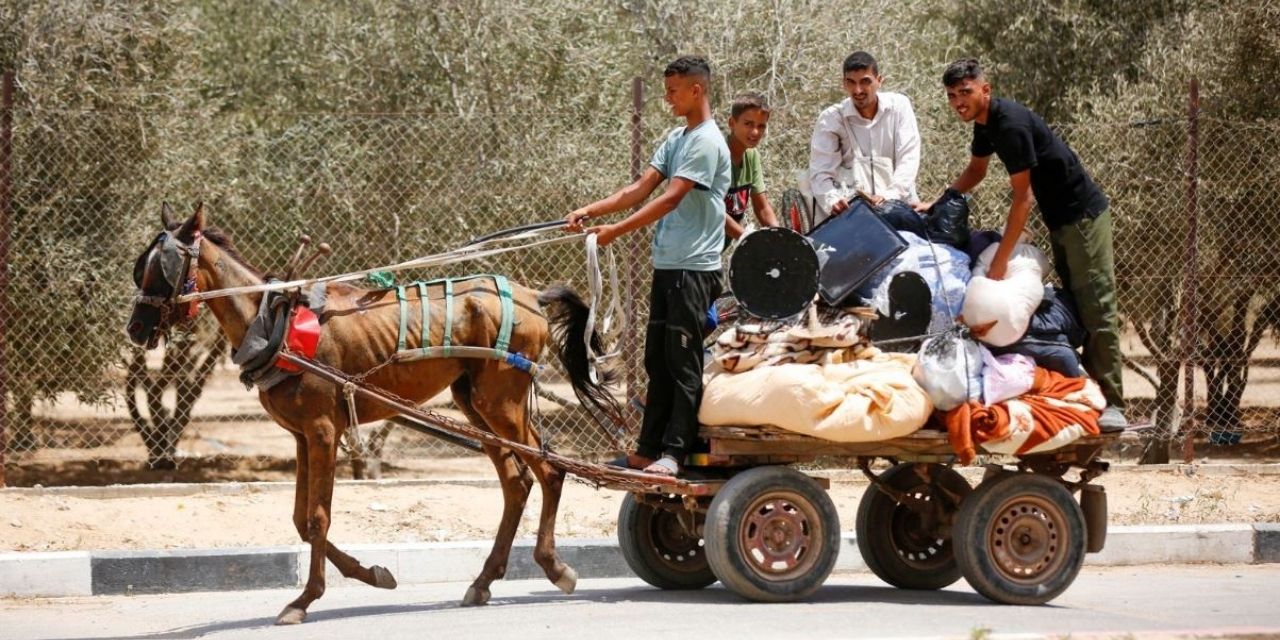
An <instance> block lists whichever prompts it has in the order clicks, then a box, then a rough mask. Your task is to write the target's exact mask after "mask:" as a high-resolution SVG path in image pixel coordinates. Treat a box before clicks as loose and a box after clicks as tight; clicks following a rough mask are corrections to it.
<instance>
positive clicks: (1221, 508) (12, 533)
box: [0, 457, 1280, 551]
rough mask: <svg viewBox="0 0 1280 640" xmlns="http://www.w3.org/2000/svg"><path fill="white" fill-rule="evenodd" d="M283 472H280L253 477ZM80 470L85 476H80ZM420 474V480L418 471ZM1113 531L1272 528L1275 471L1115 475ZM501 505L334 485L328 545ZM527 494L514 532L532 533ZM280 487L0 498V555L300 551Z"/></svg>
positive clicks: (570, 511) (448, 533) (601, 507)
mask: <svg viewBox="0 0 1280 640" xmlns="http://www.w3.org/2000/svg"><path fill="white" fill-rule="evenodd" d="M435 462H436V464H435V465H433V467H434V469H435V472H434V473H433V474H431V475H432V476H434V477H435V478H442V479H443V478H470V479H474V480H492V479H493V474H492V472H491V470H490V469H489V464H488V462H487V461H486V460H484V459H481V458H475V457H466V458H449V459H440V460H437V461H435ZM264 471H268V472H270V473H286V472H287V469H286V470H280V469H278V468H274V467H273V468H270V469H266V470H263V469H255V470H252V473H251V475H252V476H253V477H254V478H255V479H257V478H261V477H262V475H263V473H264ZM85 473H88V471H87V470H86V471H85ZM417 475H422V474H417ZM1101 484H1102V485H1103V486H1105V487H1106V488H1107V494H1108V497H1109V502H1110V513H1111V522H1112V523H1114V524H1178V523H1182V524H1185V523H1197V522H1280V474H1262V473H1242V474H1238V475H1224V474H1217V473H1214V474H1210V473H1203V472H1201V473H1190V474H1188V473H1187V472H1184V471H1178V470H1161V471H1151V470H1145V469H1136V468H1132V467H1122V468H1118V469H1117V470H1115V471H1113V472H1112V473H1110V474H1107V475H1106V476H1103V478H1102V479H1101ZM866 488H867V484H866V482H865V481H864V480H862V479H861V478H860V476H858V475H856V474H853V473H845V472H841V473H835V474H833V482H832V485H831V495H832V498H833V499H834V501H835V504H836V508H837V510H838V512H839V514H840V522H841V528H842V529H844V530H851V529H852V528H853V524H854V514H855V513H856V511H857V507H858V500H859V499H860V497H861V495H862V493H863V491H864V490H865V489H866ZM622 497H623V494H622V493H619V492H615V491H603V490H600V491H598V490H595V489H593V488H591V487H588V486H586V485H583V484H581V483H577V482H570V483H568V484H566V485H565V491H564V498H563V499H562V501H561V508H560V517H559V520H558V521H557V533H558V534H559V536H560V537H562V538H612V537H614V535H615V522H616V519H617V512H618V506H619V504H620V501H621V500H622ZM501 508H502V494H501V491H500V490H499V489H498V488H497V487H496V486H474V485H469V484H464V483H454V484H448V483H446V484H431V485H424V484H388V485H369V484H341V485H339V486H338V487H337V489H336V490H335V492H334V504H333V526H332V529H331V532H330V534H331V539H332V540H334V541H335V542H338V543H340V544H341V543H346V544H352V543H401V542H434V541H452V540H477V539H480V540H483V539H489V538H490V537H492V535H493V532H494V530H495V529H496V527H497V523H498V519H499V517H500V514H501ZM540 508H541V496H540V495H539V493H538V491H537V489H536V488H535V489H534V491H533V493H532V495H531V496H530V500H529V504H528V506H527V508H526V509H525V516H524V518H523V520H522V521H521V524H520V529H519V534H518V535H520V536H521V537H529V536H532V535H533V534H534V533H535V531H536V529H537V516H538V512H539V509H540ZM292 510H293V491H292V489H291V488H290V487H289V486H287V485H284V486H263V485H223V486H220V487H214V488H210V489H209V490H208V491H206V492H202V493H199V494H196V495H184V496H177V497H142V498H138V497H133V498H86V497H73V496H70V495H51V494H43V495H29V494H19V493H17V492H12V491H0V550H16V551H62V550H74V549H165V548H209V547H254V546H275V545H291V544H298V543H299V541H298V536H297V533H296V532H295V531H294V528H293V524H292V519H291V514H292Z"/></svg>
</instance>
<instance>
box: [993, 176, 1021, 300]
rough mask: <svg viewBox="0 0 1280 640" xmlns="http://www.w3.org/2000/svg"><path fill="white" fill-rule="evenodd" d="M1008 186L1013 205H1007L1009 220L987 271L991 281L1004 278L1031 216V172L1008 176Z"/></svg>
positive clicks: (1005, 224)
mask: <svg viewBox="0 0 1280 640" xmlns="http://www.w3.org/2000/svg"><path fill="white" fill-rule="evenodd" d="M1009 186H1011V187H1013V203H1012V204H1010V205H1009V219H1008V220H1006V221H1005V223H1004V237H1002V238H1000V246H999V247H998V248H997V249H996V255H995V256H993V257H992V258H991V267H990V268H988V269H987V277H988V278H991V279H992V280H1001V279H1003V278H1004V274H1005V270H1006V269H1007V268H1008V266H1009V256H1011V255H1013V247H1014V245H1016V244H1018V238H1020V237H1021V236H1022V230H1023V229H1024V228H1026V226H1027V218H1028V217H1029V216H1030V214H1031V202H1032V195H1031V170H1030V169H1028V170H1025V171H1019V172H1018V173H1015V174H1013V175H1011V176H1009Z"/></svg>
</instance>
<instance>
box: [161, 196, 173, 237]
mask: <svg viewBox="0 0 1280 640" xmlns="http://www.w3.org/2000/svg"><path fill="white" fill-rule="evenodd" d="M160 224H161V225H164V229H165V230H166V231H168V230H169V229H172V228H173V209H172V208H170V207H169V201H168V200H165V201H164V202H162V203H160Z"/></svg>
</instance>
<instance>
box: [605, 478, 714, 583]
mask: <svg viewBox="0 0 1280 640" xmlns="http://www.w3.org/2000/svg"><path fill="white" fill-rule="evenodd" d="M673 506H674V505H673ZM680 510H681V512H682V514H681V515H684V517H689V516H690V515H692V517H693V525H694V527H695V529H694V530H695V531H698V532H699V533H701V531H702V526H703V520H704V519H705V518H704V517H703V516H702V514H698V513H694V514H690V513H689V512H688V511H685V510H684V509H683V508H680ZM618 546H619V547H621V549H622V557H623V558H625V559H626V561H627V565H628V566H630V567H631V570H632V571H634V572H635V574H636V576H638V577H639V578H640V579H641V580H644V581H645V582H648V583H649V584H651V585H653V586H655V587H657V588H659V589H668V590H680V589H701V588H703V587H705V586H707V585H709V584H711V583H713V582H715V581H716V576H715V574H714V573H711V568H710V567H708V566H707V555H706V552H705V550H704V549H703V543H702V537H701V535H697V536H693V535H689V532H688V530H687V529H686V528H685V525H683V524H681V523H680V515H677V513H676V512H675V511H672V510H670V509H662V508H659V507H655V506H652V505H648V504H645V503H643V502H640V501H639V500H637V499H636V496H635V494H633V493H628V494H627V497H626V498H623V500H622V509H621V510H619V512H618Z"/></svg>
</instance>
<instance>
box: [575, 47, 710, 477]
mask: <svg viewBox="0 0 1280 640" xmlns="http://www.w3.org/2000/svg"><path fill="white" fill-rule="evenodd" d="M663 76H664V78H663V84H664V85H665V87H666V95H665V99H666V101H667V104H670V105H671V112H672V113H673V114H674V115H676V116H679V117H682V118H684V120H685V126H683V127H679V128H677V129H674V130H672V131H671V133H669V134H668V135H667V137H666V139H665V140H663V142H662V144H661V146H659V147H658V150H657V151H656V152H654V154H653V159H652V160H650V161H649V167H648V168H647V169H646V170H645V172H644V174H643V175H641V176H640V178H639V179H638V180H636V181H635V182H633V183H631V184H629V185H627V186H625V187H623V188H622V189H620V190H618V191H617V192H616V193H614V194H613V195H611V196H609V197H607V198H605V199H603V200H599V201H597V202H593V203H591V204H589V205H587V206H585V207H582V208H581V209H578V210H576V211H574V212H573V213H570V214H569V215H568V216H566V218H565V220H566V221H567V222H568V228H569V230H570V231H581V230H582V229H583V222H585V221H586V220H587V219H589V218H594V217H597V216H603V215H607V214H610V213H614V212H616V211H622V210H624V209H629V208H631V207H634V206H636V205H639V204H640V203H641V202H644V200H645V198H648V197H649V195H650V194H652V193H653V192H654V190H655V189H657V188H658V186H659V185H660V184H662V182H663V181H666V182H667V188H666V190H665V191H663V193H662V195H660V196H658V197H657V198H654V199H653V200H652V201H650V202H649V203H648V204H645V205H644V206H643V207H641V208H640V210H638V211H636V212H635V213H633V214H631V215H629V216H627V217H626V218H624V219H622V220H620V221H618V222H615V223H613V224H606V225H599V226H594V227H590V228H587V229H586V231H587V233H594V234H596V240H597V242H598V243H599V244H600V245H602V246H603V245H607V244H609V243H610V242H613V240H614V239H616V238H618V237H619V236H621V235H623V234H625V233H628V232H630V231H634V230H636V229H639V228H642V227H644V226H646V225H648V224H651V223H653V222H657V223H658V227H657V230H656V232H655V233H654V237H653V285H652V287H651V289H650V292H649V324H648V327H647V329H646V332H645V345H644V368H645V372H646V373H648V374H649V390H648V396H647V399H646V402H645V409H644V422H643V425H642V426H641V429H640V439H639V442H638V446H637V448H636V452H635V453H633V454H629V455H627V456H625V457H624V458H622V459H619V460H618V461H616V463H617V464H619V465H621V466H627V467H630V468H634V469H644V470H645V471H647V472H649V473H661V474H664V475H676V474H677V473H679V471H680V465H681V464H683V463H684V458H685V456H686V455H687V454H688V453H689V450H690V448H691V447H692V446H693V443H694V440H695V438H697V435H698V405H699V403H700V402H701V400H702V331H703V326H704V325H705V323H706V320H707V309H708V308H709V307H710V306H711V301H712V300H715V299H716V297H717V296H719V295H720V291H721V287H722V285H721V278H720V250H721V248H723V246H724V216H725V208H724V197H725V193H726V192H727V191H728V189H729V181H730V170H731V164H730V159H729V147H728V145H727V144H726V143H725V139H724V135H723V134H722V133H721V132H720V129H719V127H717V126H716V124H715V121H714V120H712V117H711V101H710V98H709V93H710V86H711V68H710V66H709V65H708V64H707V61H706V60H704V59H702V58H696V57H682V58H679V59H677V60H675V61H674V62H672V63H671V64H669V65H667V68H666V70H665V71H664V72H663Z"/></svg>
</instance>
